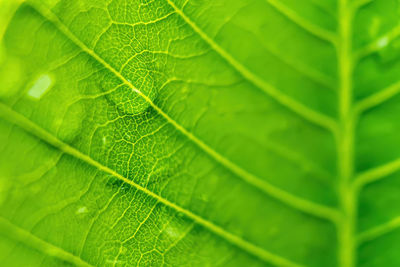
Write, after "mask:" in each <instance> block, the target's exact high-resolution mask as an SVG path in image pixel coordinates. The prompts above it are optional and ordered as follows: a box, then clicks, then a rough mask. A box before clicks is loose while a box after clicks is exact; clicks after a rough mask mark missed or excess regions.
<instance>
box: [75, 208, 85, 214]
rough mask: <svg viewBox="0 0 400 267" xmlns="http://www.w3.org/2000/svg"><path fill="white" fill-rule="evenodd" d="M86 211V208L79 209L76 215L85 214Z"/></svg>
mask: <svg viewBox="0 0 400 267" xmlns="http://www.w3.org/2000/svg"><path fill="white" fill-rule="evenodd" d="M87 212H88V209H87V207H80V208H79V209H78V210H77V211H76V214H83V213H87Z"/></svg>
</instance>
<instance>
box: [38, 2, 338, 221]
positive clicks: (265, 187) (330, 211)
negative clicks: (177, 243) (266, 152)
mask: <svg viewBox="0 0 400 267" xmlns="http://www.w3.org/2000/svg"><path fill="white" fill-rule="evenodd" d="M30 3H31V2H30ZM31 6H32V7H33V8H34V9H35V10H37V11H38V12H39V14H41V15H42V16H43V17H44V18H45V19H47V20H48V21H50V22H52V23H53V24H54V26H55V27H57V29H59V30H60V31H61V32H62V33H63V34H65V35H66V36H67V37H68V38H69V39H70V40H71V41H73V42H74V43H75V44H76V45H77V46H78V47H80V48H81V49H82V50H83V51H85V52H86V53H88V55H90V56H91V57H93V58H94V59H95V60H97V61H98V62H99V63H101V64H102V65H103V66H104V67H106V68H107V69H108V70H110V71H111V72H112V73H113V74H114V75H115V76H117V77H118V78H119V79H120V80H121V81H122V82H123V83H124V84H126V85H127V86H129V88H131V90H132V91H134V92H135V93H137V94H138V95H139V96H141V97H142V98H143V99H144V100H145V101H146V102H147V103H148V104H149V105H150V106H151V107H152V108H153V109H154V110H156V111H157V112H158V113H159V114H160V115H162V116H163V117H164V118H165V119H166V120H167V121H168V122H169V123H170V124H171V125H173V126H174V127H175V128H176V129H177V130H178V131H179V132H181V133H182V134H183V135H185V136H186V137H187V138H188V139H189V140H191V141H192V142H193V143H195V144H196V145H197V146H198V147H199V148H201V149H202V150H203V151H204V152H206V153H207V154H208V155H210V156H211V157H212V158H214V160H216V161H217V162H219V163H220V164H221V165H222V166H224V167H225V168H226V169H227V170H229V171H231V172H232V173H234V174H235V175H237V176H238V177H240V178H241V179H242V180H244V181H245V182H246V183H248V184H250V185H252V186H254V187H255V188H258V189H259V190H261V191H263V192H264V193H266V194H267V195H269V196H270V197H272V198H275V199H277V200H279V201H281V202H282V203H285V204H286V205H288V206H290V207H292V208H295V209H297V210H300V211H302V212H304V213H307V214H309V215H312V216H315V217H319V218H323V219H326V220H329V221H333V222H336V220H337V217H338V212H337V211H336V210H335V209H334V208H331V207H328V206H324V205H321V204H317V203H314V202H312V201H309V200H306V199H303V198H300V197H297V196H295V195H292V194H291V193H289V192H286V191H285V190H282V189H280V188H277V187H275V186H274V185H272V184H270V183H268V182H267V181H264V180H262V179H261V178H259V177H257V176H255V175H253V174H251V173H249V172H248V171H246V170H244V169H243V168H241V167H240V166H238V165H236V164H235V163H233V162H232V161H230V160H228V159H227V158H226V157H224V156H223V155H222V154H220V153H218V152H217V151H215V150H214V149H212V148H211V147H210V146H208V145H207V144H205V143H204V142H203V141H202V140H200V139H199V138H198V137H196V136H194V135H193V134H192V133H191V132H189V131H188V130H186V129H185V128H184V127H183V126H182V125H180V124H179V123H178V122H177V121H175V120H174V119H172V118H171V117H170V116H169V115H168V114H166V113H165V112H164V111H163V110H162V109H161V108H160V107H158V106H157V105H156V104H154V102H153V101H152V100H151V99H150V98H149V97H148V96H146V95H145V94H143V93H142V92H141V91H139V90H138V89H137V88H136V87H135V86H134V85H133V84H132V83H131V82H130V81H128V80H127V79H125V77H124V76H122V74H121V73H119V72H118V71H117V70H115V69H114V68H113V67H112V66H111V65H110V64H108V63H107V62H106V61H104V60H103V59H102V58H101V57H100V56H99V55H97V54H96V53H95V52H94V51H92V50H91V49H90V48H88V47H87V46H86V45H85V44H84V43H82V42H81V41H80V40H79V39H78V38H77V37H76V36H75V35H74V34H73V33H72V32H70V30H69V29H68V28H67V27H66V26H65V25H64V24H63V23H62V22H61V21H60V20H59V19H58V18H57V17H56V16H55V15H54V14H53V13H51V11H50V10H48V9H47V8H45V7H42V6H41V5H40V6H39V5H37V4H35V3H31Z"/></svg>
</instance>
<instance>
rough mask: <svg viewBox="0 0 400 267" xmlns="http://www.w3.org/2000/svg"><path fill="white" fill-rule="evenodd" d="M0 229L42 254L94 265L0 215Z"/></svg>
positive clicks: (77, 263) (91, 266)
mask: <svg viewBox="0 0 400 267" xmlns="http://www.w3.org/2000/svg"><path fill="white" fill-rule="evenodd" d="M0 229H1V231H2V232H3V233H4V234H5V235H7V236H8V237H10V238H13V239H14V240H17V241H18V242H21V243H24V244H25V245H28V246H30V247H33V248H35V249H37V250H39V251H41V252H42V253H44V254H47V255H49V256H52V257H56V258H59V259H61V260H64V261H67V262H69V263H72V264H74V265H76V266H82V267H94V266H93V265H91V264H89V263H88V262H86V261H84V260H82V259H81V258H79V257H78V256H76V255H74V254H72V253H70V252H68V251H66V250H64V249H63V248H60V247H58V246H55V245H53V244H50V243H48V242H47V241H44V240H43V239H41V238H39V237H37V236H36V235H34V234H32V233H30V232H28V231H26V230H25V229H22V228H20V227H19V226H16V225H15V224H13V223H11V222H10V221H8V220H7V219H5V218H4V217H0Z"/></svg>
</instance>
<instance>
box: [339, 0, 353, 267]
mask: <svg viewBox="0 0 400 267" xmlns="http://www.w3.org/2000/svg"><path fill="white" fill-rule="evenodd" d="M352 15H353V14H352V11H351V9H350V7H349V3H348V0H339V33H340V36H339V37H340V39H339V42H338V45H337V51H338V70H339V82H340V83H339V86H340V87H339V116H340V117H339V119H340V123H339V124H340V125H339V126H340V127H339V130H338V132H337V153H338V175H339V198H340V207H341V212H342V217H341V221H340V222H339V226H338V242H339V244H338V245H339V249H338V250H339V251H338V256H339V259H338V261H339V265H340V266H341V267H353V266H354V264H355V254H356V251H355V250H356V248H355V238H354V232H355V223H356V222H355V220H356V199H355V193H354V191H353V189H352V186H351V180H352V177H353V174H354V170H353V166H354V163H353V161H354V124H355V122H354V121H355V119H354V116H353V111H352V110H353V108H352V87H353V84H352V72H353V60H352V41H351V39H352V27H351V21H352Z"/></svg>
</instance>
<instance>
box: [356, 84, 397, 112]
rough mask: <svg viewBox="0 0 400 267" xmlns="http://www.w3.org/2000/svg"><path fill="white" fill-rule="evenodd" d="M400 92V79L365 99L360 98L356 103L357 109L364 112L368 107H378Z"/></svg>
mask: <svg viewBox="0 0 400 267" xmlns="http://www.w3.org/2000/svg"><path fill="white" fill-rule="evenodd" d="M399 93H400V81H397V82H395V83H393V84H392V85H389V86H388V87H386V88H385V89H382V90H380V91H379V92H377V93H375V94H373V95H371V96H368V97H366V98H365V99H362V100H360V101H359V102H358V103H356V105H355V110H356V112H358V113H362V112H364V111H366V110H368V109H371V108H373V107H376V106H378V105H380V104H382V103H384V102H386V101H389V100H390V99H392V98H393V97H395V96H397V95H398V94H399Z"/></svg>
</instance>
